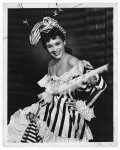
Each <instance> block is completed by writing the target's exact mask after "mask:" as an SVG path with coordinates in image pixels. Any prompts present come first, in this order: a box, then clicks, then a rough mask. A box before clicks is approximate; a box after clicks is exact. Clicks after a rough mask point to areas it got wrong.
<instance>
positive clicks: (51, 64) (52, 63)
mask: <svg viewBox="0 0 120 150" xmlns="http://www.w3.org/2000/svg"><path fill="white" fill-rule="evenodd" d="M53 65H54V60H53V59H51V60H50V61H49V63H48V74H50V75H51V74H52V73H51V72H52V70H51V68H52V66H53Z"/></svg>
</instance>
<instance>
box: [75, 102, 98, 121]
mask: <svg viewBox="0 0 120 150" xmlns="http://www.w3.org/2000/svg"><path fill="white" fill-rule="evenodd" d="M76 108H77V110H78V112H79V113H80V115H81V116H82V117H83V118H84V119H86V120H88V121H91V119H92V118H95V114H94V110H93V108H89V107H88V106H87V105H86V104H85V101H82V100H80V101H77V102H76Z"/></svg>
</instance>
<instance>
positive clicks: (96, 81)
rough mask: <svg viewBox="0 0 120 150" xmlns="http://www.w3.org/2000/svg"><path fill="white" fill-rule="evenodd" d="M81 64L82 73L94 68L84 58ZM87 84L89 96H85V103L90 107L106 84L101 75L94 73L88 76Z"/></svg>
mask: <svg viewBox="0 0 120 150" xmlns="http://www.w3.org/2000/svg"><path fill="white" fill-rule="evenodd" d="M83 64H84V73H88V72H90V71H92V70H94V68H93V66H92V65H91V64H90V63H89V62H88V61H85V60H84V61H83ZM88 86H89V87H91V92H90V95H89V97H88V98H87V101H86V105H88V106H89V107H92V106H93V105H94V102H95V101H96V99H97V98H98V97H99V95H100V94H101V93H102V92H103V91H104V90H105V89H106V87H107V84H106V82H105V81H104V79H103V77H102V76H101V75H99V74H95V75H94V76H93V77H91V78H90V81H89V82H88Z"/></svg>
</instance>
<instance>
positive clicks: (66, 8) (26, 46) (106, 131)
mask: <svg viewBox="0 0 120 150" xmlns="http://www.w3.org/2000/svg"><path fill="white" fill-rule="evenodd" d="M116 8H117V4H115V3H113V4H112V3H111V4H109V3H108V4H107V3H106V4H102V3H101V4H97V3H96V4H94V3H93V4H83V3H71V4H69V3H45V4H44V3H39V4H35V3H33V4H32V3H31V4H27V3H16V4H15V3H14V4H12V3H11V4H4V11H3V12H4V53H5V54H4V60H5V61H4V62H5V64H6V65H5V66H6V73H5V76H4V77H5V79H4V80H6V83H5V85H4V86H5V89H6V90H5V91H4V94H5V96H4V110H3V112H4V118H3V124H4V127H3V128H4V135H3V143H4V145H9V146H14V145H19V146H23V145H24V146H25V145H35V144H37V145H38V144H39V145H40V146H42V145H47V144H52V143H53V144H56V145H57V144H58V145H61V146H62V145H64V144H66V145H69V144H73V145H79V146H81V145H82V144H83V143H84V145H93V146H94V145H95V146H104V145H109V144H110V145H113V146H116V145H117V105H116V104H117V94H116V92H117V90H115V89H116V87H117V83H116V80H114V78H115V76H116V74H115V70H116V66H117V65H116V64H117V63H116V61H117V59H116V54H117V48H116V47H115V46H117V45H116V41H117V34H115V31H116V28H115V27H116V24H115V20H116V19H117V9H116ZM39 145H38V146H39Z"/></svg>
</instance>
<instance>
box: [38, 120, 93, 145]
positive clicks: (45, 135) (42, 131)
mask: <svg viewBox="0 0 120 150" xmlns="http://www.w3.org/2000/svg"><path fill="white" fill-rule="evenodd" d="M39 136H40V137H42V140H43V143H44V142H45V143H46V142H83V141H84V142H88V141H89V140H91V139H93V137H92V134H91V133H90V132H88V133H87V137H84V138H83V139H82V140H79V139H78V138H76V139H75V138H64V137H59V136H55V135H54V133H52V132H51V131H50V129H49V128H48V127H47V125H46V123H45V122H42V121H41V122H40V126H39Z"/></svg>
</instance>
